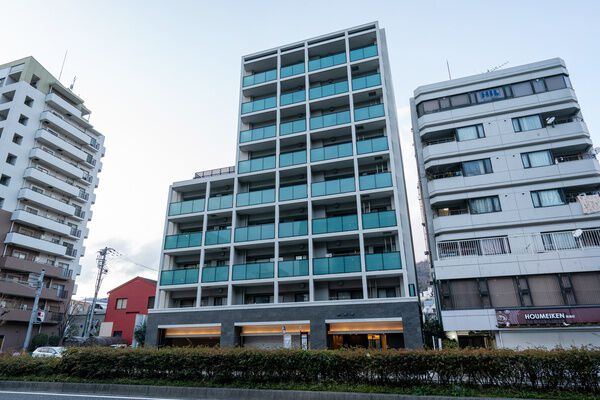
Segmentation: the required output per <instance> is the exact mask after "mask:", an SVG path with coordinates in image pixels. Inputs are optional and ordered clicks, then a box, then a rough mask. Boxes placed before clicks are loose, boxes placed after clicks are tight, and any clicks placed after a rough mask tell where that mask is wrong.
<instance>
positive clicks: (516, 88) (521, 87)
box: [511, 82, 533, 97]
mask: <svg viewBox="0 0 600 400" xmlns="http://www.w3.org/2000/svg"><path fill="white" fill-rule="evenodd" d="M511 89H512V92H513V96H515V97H522V96H529V95H531V94H533V87H532V86H531V82H521V83H516V84H514V85H512V86H511Z"/></svg>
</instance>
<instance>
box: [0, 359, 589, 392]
mask: <svg viewBox="0 0 600 400" xmlns="http://www.w3.org/2000/svg"><path fill="white" fill-rule="evenodd" d="M63 354H64V355H63V358H62V359H59V360H56V359H33V358H30V357H28V356H21V357H4V358H0V378H2V379H7V378H18V377H30V376H36V377H37V378H44V377H47V378H49V377H56V376H57V375H64V376H69V377H74V378H77V379H81V380H89V381H99V380H115V379H133V380H135V379H140V380H160V381H161V382H164V381H173V382H175V381H177V382H188V383H190V384H193V385H202V384H203V383H204V384H209V383H210V384H231V383H235V384H249V385H251V384H280V383H283V384H288V385H306V384H340V385H343V384H346V385H362V384H365V385H383V386H404V387H408V386H416V385H461V386H473V387H496V388H515V389H516V388H521V389H533V390H564V389H568V390H572V391H578V392H586V393H600V350H588V349H569V350H560V349H557V350H551V351H547V350H524V351H514V350H484V349H470V350H442V351H432V350H430V351H425V350H418V351H411V350H391V351H386V352H378V351H375V352H373V351H366V350H347V351H331V350H308V351H302V350H252V349H212V348H164V349H160V350H156V349H111V348H74V349H69V350H67V351H66V352H65V353H63Z"/></svg>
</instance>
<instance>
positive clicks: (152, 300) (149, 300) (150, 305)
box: [148, 296, 154, 310]
mask: <svg viewBox="0 0 600 400" xmlns="http://www.w3.org/2000/svg"><path fill="white" fill-rule="evenodd" d="M152 308H154V296H150V297H148V309H149V310H150V309H152Z"/></svg>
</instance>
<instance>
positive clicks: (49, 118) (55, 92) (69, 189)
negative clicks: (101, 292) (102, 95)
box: [0, 57, 104, 352]
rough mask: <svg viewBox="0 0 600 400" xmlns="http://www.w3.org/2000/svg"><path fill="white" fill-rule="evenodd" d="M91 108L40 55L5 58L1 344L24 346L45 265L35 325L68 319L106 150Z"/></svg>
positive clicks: (51, 329)
mask: <svg viewBox="0 0 600 400" xmlns="http://www.w3.org/2000/svg"><path fill="white" fill-rule="evenodd" d="M89 115H90V111H89V110H88V109H87V108H86V107H85V106H84V105H83V100H82V99H81V98H79V97H78V96H77V95H75V94H74V93H73V92H72V91H71V90H69V89H67V88H65V87H64V86H63V85H62V84H61V83H60V82H59V81H58V80H57V79H56V78H55V77H53V76H52V75H51V74H50V73H49V72H48V71H47V70H46V69H44V67H42V66H41V65H40V64H39V63H38V62H37V61H36V60H35V59H34V58H33V57H28V58H24V59H21V60H16V61H13V62H10V63H8V64H3V65H0V246H1V252H0V297H1V300H0V309H1V314H2V316H1V317H0V321H1V322H2V323H0V351H3V352H7V351H11V350H15V349H20V346H22V344H23V339H24V336H25V331H26V329H27V324H28V322H29V318H30V315H31V308H32V305H33V299H34V297H35V285H36V282H37V280H38V277H39V274H40V272H41V271H42V269H44V270H45V277H44V288H43V290H42V294H41V300H40V305H39V308H40V310H42V311H44V316H43V320H44V321H43V323H42V324H41V325H40V326H36V327H35V330H34V331H41V332H46V333H48V334H49V335H52V334H57V333H58V331H59V330H60V329H59V326H60V325H61V324H62V323H63V315H64V313H65V311H66V309H67V307H68V304H69V300H70V298H71V295H72V294H73V291H74V287H75V285H74V279H75V276H76V275H79V272H80V269H81V266H80V265H79V258H80V257H81V256H82V255H83V252H84V249H85V248H84V247H83V240H84V238H86V237H87V235H88V229H87V228H86V224H87V221H89V220H90V218H91V214H92V213H91V211H90V207H91V205H92V204H93V203H94V199H95V195H94V189H95V188H96V187H97V186H98V179H97V174H98V172H99V171H100V169H101V166H102V163H101V161H100V159H101V157H102V156H103V155H104V147H103V142H104V136H102V135H101V134H100V133H99V132H98V131H96V130H95V129H94V128H93V126H92V125H91V124H90V122H89Z"/></svg>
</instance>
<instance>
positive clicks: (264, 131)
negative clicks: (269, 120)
mask: <svg viewBox="0 0 600 400" xmlns="http://www.w3.org/2000/svg"><path fill="white" fill-rule="evenodd" d="M276 134H277V127H276V126H275V125H269V126H263V127H261V128H254V129H249V130H246V131H242V132H240V143H247V142H253V141H255V140H262V139H268V138H272V137H275V135H276Z"/></svg>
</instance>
